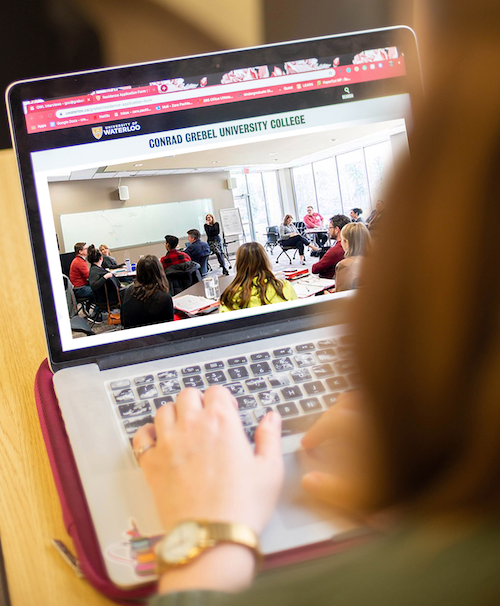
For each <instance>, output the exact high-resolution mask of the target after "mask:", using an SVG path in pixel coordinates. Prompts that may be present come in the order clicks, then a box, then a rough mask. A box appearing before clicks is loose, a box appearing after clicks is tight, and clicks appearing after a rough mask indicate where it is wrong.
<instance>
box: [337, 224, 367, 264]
mask: <svg viewBox="0 0 500 606" xmlns="http://www.w3.org/2000/svg"><path fill="white" fill-rule="evenodd" d="M340 238H341V240H346V241H347V250H346V249H345V248H344V257H358V256H364V255H367V254H368V253H369V252H370V247H371V241H372V238H371V236H370V232H369V231H368V229H367V228H366V227H365V226H364V225H363V223H348V224H347V225H344V227H343V228H342V230H341V232H340Z"/></svg>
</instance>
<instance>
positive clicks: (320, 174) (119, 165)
mask: <svg viewBox="0 0 500 606" xmlns="http://www.w3.org/2000/svg"><path fill="white" fill-rule="evenodd" d="M409 116H410V102H409V96H408V95H406V94H401V95H394V96H392V97H385V98H378V99H368V100H362V101H356V102H352V101H351V102H350V103H349V104H344V105H333V106H325V107H317V108H310V109H304V110H298V111H293V112H285V113H276V114H269V115H265V116H262V115H261V116H256V117H255V118H251V117H250V118H245V119H239V120H232V121H227V122H220V123H212V124H203V125H199V126H197V127H194V128H184V129H182V128H181V129H176V130H174V131H166V132H157V133H148V134H143V135H141V134H139V133H138V134H134V136H128V137H126V138H122V139H113V140H108V141H102V140H101V141H98V142H97V141H96V142H95V143H88V144H84V145H79V146H72V147H67V148H58V149H52V150H47V151H41V152H36V153H34V154H33V155H32V164H33V168H34V173H35V182H36V188H37V193H38V199H39V207H40V214H41V218H42V227H43V232H44V241H45V247H46V253H47V258H48V262H49V269H50V278H51V285H52V290H53V293H54V300H55V306H56V313H57V320H58V325H59V331H60V335H61V344H62V347H63V350H65V351H69V350H74V349H81V348H85V347H90V346H94V345H100V344H109V343H114V342H118V341H121V340H125V339H129V338H136V337H142V336H148V335H152V334H158V333H161V332H170V331H176V330H181V329H183V328H186V327H187V324H189V326H200V325H206V324H210V323H218V322H227V321H229V320H231V319H232V318H234V317H236V316H239V317H241V316H252V315H254V314H262V313H272V312H275V311H278V310H279V309H282V308H284V307H287V306H292V305H300V306H303V305H314V303H315V302H316V301H315V299H316V300H317V299H318V298H317V297H309V298H304V299H299V300H296V301H295V300H294V301H287V302H284V303H278V304H275V305H267V306H262V307H253V308H248V309H243V310H235V311H232V312H230V313H211V314H209V315H203V316H196V317H188V318H185V319H182V320H180V321H173V322H168V323H163V324H155V325H151V326H143V327H140V328H130V329H125V330H121V331H114V332H109V333H104V334H96V335H91V336H79V338H74V336H73V333H72V330H71V324H70V316H69V312H68V304H67V299H66V293H65V288H64V282H63V279H62V268H61V257H60V255H61V254H71V253H73V250H74V244H75V243H76V242H86V243H87V245H90V244H94V245H95V246H96V247H99V245H100V244H102V243H103V242H105V243H106V244H107V245H108V246H109V247H110V248H111V250H112V251H113V254H115V256H116V257H117V260H118V261H123V260H125V259H129V260H130V261H131V262H134V263H136V262H137V260H138V259H139V258H140V256H141V255H146V254H154V255H156V256H157V257H158V258H160V257H162V256H163V255H164V254H165V248H164V236H165V235H166V234H173V235H176V236H177V237H178V238H179V239H180V241H181V247H182V245H183V244H184V243H185V242H186V235H187V234H186V232H187V229H192V228H195V229H198V230H199V231H200V232H201V233H202V234H203V233H204V231H203V225H204V223H205V216H206V214H207V212H209V213H210V214H212V215H213V216H214V218H215V220H216V221H218V222H219V223H220V222H221V219H220V217H221V211H222V213H224V211H227V210H228V209H238V213H239V215H240V217H241V224H242V225H241V227H242V233H241V234H238V236H237V237H233V238H231V243H230V244H229V254H230V257H231V258H232V259H233V263H234V253H235V252H236V249H237V248H238V246H239V245H240V244H241V243H243V242H245V241H246V242H248V241H257V242H260V243H261V244H263V245H264V244H265V242H266V230H267V227H268V226H270V225H279V224H280V223H281V221H282V218H283V216H284V214H286V213H290V214H292V215H293V216H294V217H296V218H297V219H300V218H301V217H302V216H303V214H305V207H306V205H308V204H310V203H314V206H315V207H316V208H318V209H319V211H320V213H321V214H322V215H323V216H325V217H326V218H328V217H330V216H332V215H334V214H337V213H342V214H347V215H348V213H349V209H350V208H352V207H354V206H357V207H361V208H363V210H364V211H365V212H366V214H368V212H369V211H370V210H371V209H372V207H373V206H374V205H375V202H376V200H377V196H378V195H381V192H382V191H383V190H384V188H385V187H386V183H387V181H388V180H389V179H390V174H391V171H392V166H393V164H394V162H395V161H396V160H397V158H398V156H399V155H401V154H404V153H407V152H408V143H407V132H406V131H407V120H408V118H409ZM139 132H140V131H139ZM311 175H312V178H311ZM259 183H260V185H259ZM123 185H125V186H126V187H127V191H128V194H129V198H128V200H125V201H123V200H120V197H119V187H122V186H123ZM259 188H260V189H259ZM341 190H342V191H341ZM249 215H250V217H249ZM162 218H163V220H162ZM228 240H229V238H228ZM277 277H278V278H281V279H282V278H283V274H280V272H277ZM325 296H326V297H328V296H330V297H331V296H335V295H325ZM321 299H322V300H324V297H321Z"/></svg>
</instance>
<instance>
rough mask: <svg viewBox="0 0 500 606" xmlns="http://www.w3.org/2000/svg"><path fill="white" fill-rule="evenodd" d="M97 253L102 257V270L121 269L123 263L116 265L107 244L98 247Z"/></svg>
mask: <svg viewBox="0 0 500 606" xmlns="http://www.w3.org/2000/svg"><path fill="white" fill-rule="evenodd" d="M99 252H100V253H101V255H102V266H103V267H104V269H117V268H118V267H123V266H124V265H125V263H121V264H118V263H117V262H116V259H115V258H114V257H112V256H111V251H110V250H109V247H108V245H107V244H101V246H99Z"/></svg>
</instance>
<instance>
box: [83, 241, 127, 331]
mask: <svg viewBox="0 0 500 606" xmlns="http://www.w3.org/2000/svg"><path fill="white" fill-rule="evenodd" d="M87 259H88V261H89V263H90V270H89V284H90V287H91V288H92V292H93V293H94V299H95V302H96V303H97V305H98V307H99V310H100V311H105V310H107V309H108V307H109V308H112V307H116V306H118V305H119V303H120V291H121V284H120V282H119V280H118V279H117V278H116V277H115V276H114V275H113V273H112V272H110V271H109V270H108V269H105V268H104V267H103V256H102V254H101V252H100V251H99V250H98V249H97V248H96V247H95V246H94V245H93V244H91V245H90V246H89V248H88V254H87ZM108 283H109V287H108ZM100 319H101V318H99V316H97V320H100Z"/></svg>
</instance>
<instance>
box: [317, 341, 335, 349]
mask: <svg viewBox="0 0 500 606" xmlns="http://www.w3.org/2000/svg"><path fill="white" fill-rule="evenodd" d="M335 345H337V341H336V340H335V339H321V340H320V341H318V347H319V348H320V349H325V348H326V347H335Z"/></svg>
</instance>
